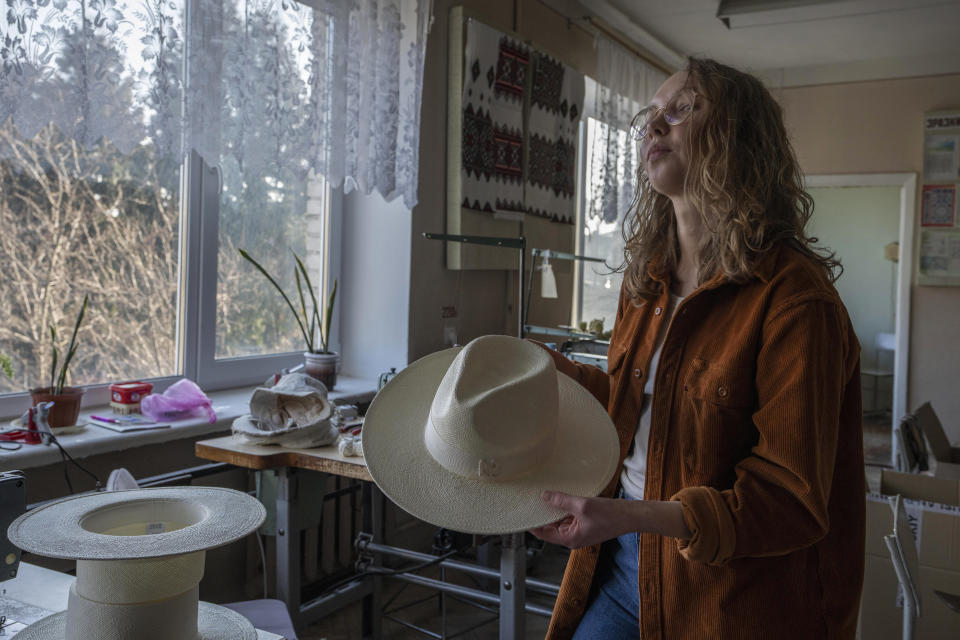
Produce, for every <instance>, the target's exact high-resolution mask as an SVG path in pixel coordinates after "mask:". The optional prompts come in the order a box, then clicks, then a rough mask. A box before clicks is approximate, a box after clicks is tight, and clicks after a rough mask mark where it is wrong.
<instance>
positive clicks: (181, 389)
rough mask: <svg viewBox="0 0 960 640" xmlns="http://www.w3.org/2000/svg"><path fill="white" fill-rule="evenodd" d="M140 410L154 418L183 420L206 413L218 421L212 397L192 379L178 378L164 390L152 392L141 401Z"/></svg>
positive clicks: (211, 419)
mask: <svg viewBox="0 0 960 640" xmlns="http://www.w3.org/2000/svg"><path fill="white" fill-rule="evenodd" d="M140 411H141V412H143V415H145V416H147V417H148V418H151V419H153V420H183V419H185V418H192V417H195V416H198V417H199V416H203V415H206V416H207V418H209V419H210V422H211V423H213V422H216V420H217V414H216V413H215V412H214V410H213V406H212V405H211V403H210V398H208V397H207V396H206V394H205V393H204V392H203V390H201V389H200V387H198V386H197V385H196V384H194V382H193V381H192V380H187V379H186V378H184V379H183V380H178V381H177V382H174V383H173V384H172V385H170V387H169V388H168V389H167V390H166V391H164V392H163V395H157V394H155V393H152V394H150V395H148V396H147V397H146V398H144V399H143V400H141V401H140Z"/></svg>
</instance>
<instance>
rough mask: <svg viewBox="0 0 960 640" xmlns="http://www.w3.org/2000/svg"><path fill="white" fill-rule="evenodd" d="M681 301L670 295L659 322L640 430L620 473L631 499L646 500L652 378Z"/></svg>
mask: <svg viewBox="0 0 960 640" xmlns="http://www.w3.org/2000/svg"><path fill="white" fill-rule="evenodd" d="M681 300H683V298H681V297H680V296H675V295H671V296H670V303H669V304H668V305H667V308H666V309H665V310H664V313H663V324H661V325H660V332H659V333H658V334H657V344H656V346H654V349H653V356H651V357H650V371H649V372H648V373H647V381H646V383H645V384H644V385H643V405H642V406H641V407H640V420H639V421H638V422H637V433H636V434H635V435H634V436H633V446H631V447H630V452H629V453H627V458H626V459H625V460H624V461H623V470H622V471H621V472H620V486H622V487H623V492H624V493H626V494H627V495H628V496H630V497H631V498H637V499H640V500H642V499H643V484H644V479H645V477H646V473H647V449H648V445H649V441H650V405H651V404H652V399H653V381H654V380H655V379H656V377H657V364H658V363H659V362H660V348H661V347H662V346H663V339H664V337H666V335H667V328H668V327H669V326H670V319H671V318H672V317H673V310H674V309H676V308H677V305H678V304H680V301H681Z"/></svg>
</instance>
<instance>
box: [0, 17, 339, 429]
mask: <svg viewBox="0 0 960 640" xmlns="http://www.w3.org/2000/svg"><path fill="white" fill-rule="evenodd" d="M91 4H94V3H91ZM64 5H66V6H64ZM122 5H123V3H121V4H120V5H118V6H116V7H113V8H110V6H111V5H106V4H104V5H102V6H100V5H98V6H97V7H93V8H90V7H86V8H84V5H82V4H80V3H76V6H74V5H73V4H72V3H67V2H61V3H57V2H54V3H52V4H47V3H42V4H41V3H37V6H34V3H32V2H26V3H20V4H18V5H17V6H15V7H14V8H13V9H11V15H12V16H13V21H12V22H11V21H9V20H8V24H7V25H6V29H7V30H6V31H5V32H3V33H0V44H2V45H3V46H2V51H0V53H2V62H3V65H4V71H5V72H6V74H7V76H5V77H4V78H3V80H6V78H13V79H19V81H20V82H21V83H22V87H21V88H27V89H29V90H30V91H33V92H38V93H39V94H42V95H43V96H45V97H46V98H47V99H48V105H47V106H48V107H49V109H48V110H47V111H41V112H40V113H36V114H32V115H31V114H26V113H17V114H14V115H15V116H17V117H16V118H14V117H11V118H9V119H7V118H3V120H5V122H4V123H3V125H2V127H0V244H2V246H3V255H4V256H6V258H5V260H4V262H5V264H4V269H5V274H4V278H2V279H0V295H2V296H3V299H4V300H5V304H4V305H3V308H2V311H0V314H2V315H0V318H2V322H0V354H5V355H8V356H9V357H10V358H11V359H12V361H13V366H14V376H13V378H12V379H8V378H7V377H6V376H3V375H0V415H11V414H14V413H17V412H19V411H22V410H23V408H24V406H25V404H26V403H25V401H24V393H23V390H24V389H28V388H31V387H34V386H43V385H46V384H48V382H49V367H50V362H51V338H50V330H49V327H50V326H53V327H55V328H56V333H57V344H58V346H59V348H60V350H61V351H62V350H63V348H64V345H65V344H66V342H67V341H68V340H69V337H70V333H71V331H72V326H73V322H74V319H75V317H76V314H77V311H78V310H79V308H80V305H81V301H82V299H83V297H84V295H85V294H89V296H90V303H89V306H88V309H87V313H86V317H85V319H84V323H83V327H82V329H81V334H80V336H79V340H80V347H79V349H78V351H77V353H76V357H75V359H74V360H73V362H72V363H71V366H70V378H69V381H70V382H71V383H72V384H78V385H93V387H92V389H88V391H92V393H89V392H88V393H87V394H86V401H85V403H86V404H92V403H103V402H106V392H105V387H106V386H107V385H106V384H105V383H108V382H113V381H118V380H130V379H154V380H156V379H160V380H161V381H162V380H163V379H164V378H171V377H173V376H177V377H179V376H181V375H186V376H189V377H191V378H193V379H195V380H197V381H198V383H199V384H201V386H203V388H204V389H207V390H213V389H217V388H224V387H228V386H235V385H240V384H249V383H255V382H260V381H262V380H263V379H264V378H266V377H267V375H268V374H269V373H270V372H273V371H277V370H279V369H280V368H283V367H289V366H293V365H295V364H297V363H299V362H301V361H302V355H301V353H302V351H303V343H302V339H301V336H300V332H299V329H298V328H297V327H296V324H295V322H294V321H293V319H292V316H291V314H290V312H289V309H288V308H287V307H286V305H285V303H284V302H283V301H282V299H281V298H280V296H279V295H278V294H277V293H276V291H275V290H274V289H273V288H272V286H271V285H270V284H269V282H267V280H266V279H265V278H263V277H262V276H261V275H260V274H258V273H257V272H256V271H255V270H254V269H253V267H252V266H251V265H250V264H249V263H247V262H246V261H245V260H244V259H243V258H242V257H241V256H240V255H239V253H238V251H237V249H238V248H243V249H245V250H247V251H248V252H249V253H250V254H251V255H253V256H254V257H255V258H257V260H258V261H259V262H260V263H261V264H263V266H264V267H265V268H267V270H268V271H270V272H271V273H272V274H273V275H274V276H275V277H276V278H277V280H278V281H279V282H280V284H281V285H282V286H284V287H285V288H286V290H287V291H288V292H289V291H293V290H294V289H295V284H294V279H293V258H292V253H291V252H296V253H297V254H298V255H300V256H301V257H304V258H305V259H306V262H307V266H308V269H309V270H310V272H311V278H312V280H313V281H314V283H315V284H319V287H320V288H321V289H322V290H320V291H317V295H318V296H320V299H325V297H326V296H325V295H324V294H325V290H326V278H325V276H326V275H327V274H329V273H330V272H332V271H336V268H335V266H334V267H331V265H329V264H328V263H327V259H328V252H327V248H328V247H329V245H330V243H331V224H330V215H331V211H332V210H333V209H335V208H336V205H337V203H336V202H335V201H334V198H333V197H332V196H331V193H338V192H332V191H331V189H329V187H328V184H327V182H326V181H325V180H324V179H323V178H322V177H320V176H318V175H317V174H316V173H314V171H313V170H312V169H311V168H310V167H311V166H312V165H311V163H310V162H309V161H308V158H307V155H308V154H309V153H310V152H313V151H315V149H313V148H312V147H311V145H310V144H309V143H307V142H306V141H308V140H316V139H317V136H316V135H313V136H311V135H310V134H311V132H310V131H308V130H307V128H308V127H309V126H311V125H315V122H314V121H312V120H309V119H308V118H307V117H305V116H304V115H303V113H304V110H303V109H300V110H299V111H298V110H297V108H296V107H297V105H300V104H302V102H303V101H309V100H311V98H312V97H311V95H310V89H311V87H312V86H314V85H311V83H310V82H308V78H307V76H308V75H309V74H310V72H311V70H312V69H316V68H326V67H328V66H329V65H330V62H331V61H330V54H331V49H330V48H329V47H327V46H326V45H323V46H320V45H318V46H316V47H312V46H311V45H312V44H313V43H312V41H311V36H312V35H315V34H316V33H318V32H319V29H320V27H317V29H314V28H313V25H312V23H311V19H312V18H313V17H314V15H319V14H314V13H313V12H312V11H310V10H307V9H305V8H304V6H303V5H300V4H297V3H287V5H290V8H288V9H285V13H282V15H281V18H280V19H270V17H271V16H270V15H268V14H265V15H259V14H256V12H257V11H259V12H261V13H262V12H264V11H266V12H270V11H273V9H270V8H269V7H266V5H264V6H263V7H259V5H258V8H257V9H256V10H253V9H250V8H248V7H247V5H246V3H242V2H239V3H235V2H226V3H224V5H223V7H222V8H223V11H222V13H221V14H219V15H218V16H217V20H218V21H222V22H220V24H218V27H219V28H220V29H221V33H230V32H243V31H244V29H245V27H247V26H251V27H252V25H256V26H257V28H256V29H253V28H251V29H250V30H249V33H247V34H246V36H247V37H249V38H255V39H258V40H257V42H258V43H259V46H258V47H257V48H256V49H254V48H253V47H249V46H248V47H247V48H246V49H245V50H244V52H243V53H244V54H250V53H251V52H254V53H255V54H256V55H253V56H251V55H245V56H244V57H243V64H242V65H227V64H222V61H221V66H219V67H216V64H214V67H213V68H212V67H211V59H210V58H209V57H203V56H193V55H189V53H188V52H187V50H188V48H189V46H188V45H189V43H186V42H184V41H183V34H184V33H185V31H186V29H185V20H186V17H187V16H188V15H189V11H188V9H196V6H197V5H193V4H191V5H188V4H187V3H186V2H182V1H181V2H171V3H163V5H157V6H156V7H154V6H152V5H151V7H149V11H141V10H139V9H138V10H134V9H133V8H131V7H132V5H131V7H126V6H122ZM285 6H286V5H285ZM137 7H140V4H139V3H137ZM143 7H144V8H146V5H143ZM20 8H23V9H24V12H23V15H19V14H17V15H13V14H15V13H16V12H17V11H19V9H20ZM207 8H208V7H207V6H205V7H204V9H207ZM162 11H167V12H168V13H167V14H163V13H162ZM245 11H246V13H245ZM277 11H279V9H277ZM251 12H252V13H253V15H251ZM8 17H9V16H8ZM121 17H122V19H121ZM208 18H209V16H206V18H205V19H208ZM327 22H329V21H327ZM324 26H326V27H329V26H330V25H329V24H326V23H325V25H324ZM84 29H87V30H94V31H95V34H94V36H93V38H92V39H89V40H87V41H82V36H81V34H82V33H83V32H84ZM11 37H12V39H11ZM17 38H19V40H17ZM225 41H226V42H228V43H229V40H228V39H227V40H225ZM248 44H249V43H248ZM81 45H83V46H81ZM235 53H236V55H240V52H235ZM214 62H216V61H214ZM18 64H19V65H20V69H19V73H18V69H17V68H16V65H18ZM83 65H85V67H84V68H86V69H87V70H88V71H89V69H90V67H95V71H96V72H97V73H96V74H90V75H83V73H81V71H80V69H81V66H83ZM198 65H199V66H198ZM240 69H242V70H243V71H244V73H245V74H246V75H245V76H244V77H243V78H236V77H229V78H228V77H226V75H227V74H231V73H233V74H236V73H238V70H240ZM31 71H33V72H37V73H36V74H35V76H33V77H32V78H31V79H30V80H29V81H28V80H26V78H27V77H28V76H29V74H30V72H31ZM210 74H213V75H215V76H216V75H218V74H219V76H220V77H221V78H222V79H223V80H224V81H223V82H219V83H216V86H213V85H211V86H210V91H219V92H220V94H219V95H218V96H217V97H218V98H219V99H220V101H218V102H217V105H218V108H217V109H211V108H209V106H208V107H207V108H203V109H201V108H195V109H193V110H189V111H188V118H187V120H186V121H185V126H186V127H187V128H194V129H199V128H201V127H202V128H203V132H202V135H209V134H210V132H216V134H217V135H219V136H222V137H223V138H224V139H226V140H228V143H227V144H224V145H223V147H222V150H221V153H220V156H219V163H218V164H217V165H213V164H208V163H207V162H205V160H204V159H203V158H202V157H201V155H200V154H199V153H197V152H191V153H190V154H188V155H187V156H185V157H184V158H183V159H182V160H181V158H180V156H179V154H178V153H176V152H174V153H171V152H170V149H171V148H176V144H177V138H178V137H179V136H180V135H182V130H181V126H182V125H181V123H182V122H183V121H182V120H181V113H182V109H183V106H182V105H183V87H184V86H185V85H186V84H187V83H188V82H190V81H197V80H198V79H199V78H204V77H206V78H209V77H210ZM161 76H162V77H161ZM91 78H100V79H101V80H103V82H101V83H100V84H99V85H98V86H96V87H90V86H88V83H89V82H90V79H91ZM228 80H229V81H228ZM264 83H266V84H268V85H269V86H270V87H272V88H273V89H275V91H259V92H258V91H256V90H254V87H255V86H256V85H262V84H264ZM4 86H5V87H8V88H9V87H12V86H13V83H9V84H6V85H4ZM80 90H83V91H84V92H88V93H89V92H90V91H96V92H97V95H96V96H95V97H94V98H93V99H92V100H91V99H90V96H89V95H87V93H84V94H83V95H82V96H81V97H80V98H77V96H78V91H80ZM2 92H3V90H0V94H2ZM297 92H299V93H297ZM5 97H8V96H7V95H0V98H5ZM93 100H95V101H98V102H97V103H96V104H94V102H93ZM221 103H222V104H223V105H224V108H223V109H220V108H219V105H220V104H221ZM78 105H79V106H78ZM105 105H108V106H107V107H106V108H105ZM90 107H96V108H98V109H99V112H100V113H101V118H103V116H104V115H113V116H115V119H111V118H104V121H99V120H98V121H97V122H98V126H99V127H100V128H99V129H98V130H96V131H78V128H79V127H87V126H88V125H89V124H90V123H91V122H92V121H93V120H92V119H90V118H88V117H86V115H85V114H84V113H83V111H84V109H87V108H90ZM297 117H299V120H297V119H296V118H297ZM111 128H113V129H112V130H111ZM123 128H125V129H126V131H125V132H126V133H127V135H126V136H123V135H121V132H120V131H119V130H120V129H123ZM239 145H246V149H245V150H244V151H245V152H246V153H236V151H237V146H239ZM121 147H122V148H121ZM255 153H256V154H257V155H258V156H259V157H258V158H257V160H259V161H257V162H255V161H254V158H253V156H254V154H255ZM207 158H208V159H209V154H208V156H207ZM265 167H266V168H265ZM332 205H333V206H332ZM334 231H335V229H334Z"/></svg>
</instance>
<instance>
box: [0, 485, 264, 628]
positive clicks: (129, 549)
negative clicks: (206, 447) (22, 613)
mask: <svg viewBox="0 0 960 640" xmlns="http://www.w3.org/2000/svg"><path fill="white" fill-rule="evenodd" d="M265 516H266V511H265V509H264V508H263V505H261V504H260V503H259V502H258V501H257V500H256V499H255V498H253V497H251V496H248V495H247V494H245V493H241V492H239V491H233V490H232V489H222V488H217V487H169V488H160V489H135V490H132V491H108V492H103V493H94V494H87V495H82V496H75V497H69V498H65V499H64V500H60V501H58V502H54V503H50V504H47V505H44V506H42V507H38V508H36V509H33V510H32V511H28V512H27V513H25V514H23V515H22V516H20V517H19V518H17V519H16V520H14V521H13V524H11V525H10V528H9V529H8V537H9V538H10V541H11V542H13V543H14V544H15V545H17V546H18V547H20V548H21V549H23V550H24V551H29V552H31V553H36V554H38V555H44V556H49V557H52V558H70V559H76V560H77V579H76V581H75V582H74V583H73V584H72V585H71V587H70V596H69V600H68V606H67V610H66V611H64V612H61V613H55V614H53V615H52V616H48V617H46V618H44V619H43V620H40V621H39V622H36V623H34V624H32V625H30V626H29V627H27V628H26V629H24V630H22V631H21V632H20V633H18V634H17V639H18V640H132V639H134V638H135V639H136V640H172V639H173V638H177V639H181V638H183V639H185V640H256V637H257V633H256V630H255V629H254V628H253V625H252V624H250V622H249V621H248V620H247V619H246V618H244V617H243V616H241V615H239V614H237V613H234V612H233V611H231V610H229V609H226V608H225V607H219V606H216V605H212V604H209V603H206V602H199V601H198V590H199V584H200V579H201V578H202V577H203V565H204V555H205V551H206V549H212V548H214V547H218V546H221V545H224V544H227V543H229V542H233V541H234V540H238V539H240V538H242V537H244V536H246V535H247V534H249V533H250V532H252V531H253V530H255V529H256V528H257V527H259V526H260V525H261V524H262V523H263V520H264V517H265Z"/></svg>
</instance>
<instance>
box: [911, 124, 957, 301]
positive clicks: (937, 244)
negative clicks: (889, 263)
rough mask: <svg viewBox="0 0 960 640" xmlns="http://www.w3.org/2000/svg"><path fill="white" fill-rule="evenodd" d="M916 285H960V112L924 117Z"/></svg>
mask: <svg viewBox="0 0 960 640" xmlns="http://www.w3.org/2000/svg"><path fill="white" fill-rule="evenodd" d="M922 175H923V184H922V186H921V188H920V227H921V228H920V246H919V251H918V252H917V261H918V262H917V284H919V285H927V286H960V226H958V224H957V223H958V218H960V216H958V215H957V205H958V203H957V190H958V189H960V110H952V111H934V112H930V113H926V114H924V116H923V174H922Z"/></svg>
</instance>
